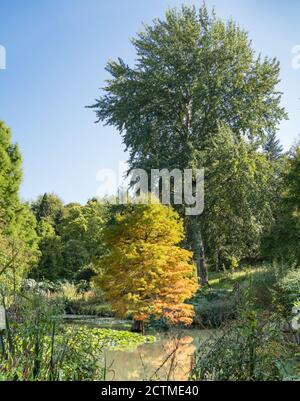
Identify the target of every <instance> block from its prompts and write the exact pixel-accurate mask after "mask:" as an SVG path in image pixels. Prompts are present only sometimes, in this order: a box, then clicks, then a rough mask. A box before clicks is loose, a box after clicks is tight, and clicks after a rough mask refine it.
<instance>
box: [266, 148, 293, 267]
mask: <svg viewBox="0 0 300 401" xmlns="http://www.w3.org/2000/svg"><path fill="white" fill-rule="evenodd" d="M280 195H281V199H280V202H279V203H278V205H277V206H278V207H277V210H276V213H275V217H276V220H275V223H274V225H273V226H272V229H271V231H270V232H269V234H268V235H267V236H266V238H265V242H264V247H265V253H266V254H267V255H268V256H269V255H270V254H271V256H273V258H275V259H276V258H277V259H281V260H285V261H289V262H291V263H293V262H296V263H297V264H298V265H299V264H300V246H299V244H300V146H299V145H298V146H296V147H295V148H294V149H292V152H291V153H290V155H289V156H288V157H287V159H286V162H285V169H284V171H283V177H282V182H281V193H280Z"/></svg>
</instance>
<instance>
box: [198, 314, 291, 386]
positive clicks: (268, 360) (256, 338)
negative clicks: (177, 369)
mask: <svg viewBox="0 0 300 401" xmlns="http://www.w3.org/2000/svg"><path fill="white" fill-rule="evenodd" d="M279 327H280V325H279V323H278V322H277V321H276V320H269V319H266V320H265V321H262V320H260V319H259V318H258V316H257V314H256V312H254V311H252V310H246V311H244V313H243V315H242V316H241V317H240V318H239V319H238V320H237V321H236V322H234V323H231V324H230V326H229V327H227V328H226V329H224V330H223V332H222V334H219V335H218V336H217V337H215V338H213V339H210V340H209V341H207V342H206V343H204V344H201V345H200V347H199V350H198V351H197V352H196V355H195V365H194V369H193V372H192V379H193V380H201V381H202V380H216V381H266V380H283V379H284V375H285V367H286V366H287V363H288V360H289V358H291V355H292V352H291V349H290V348H289V345H288V344H287V343H286V341H285V339H284V338H283V334H282V332H281V330H280V328H279Z"/></svg>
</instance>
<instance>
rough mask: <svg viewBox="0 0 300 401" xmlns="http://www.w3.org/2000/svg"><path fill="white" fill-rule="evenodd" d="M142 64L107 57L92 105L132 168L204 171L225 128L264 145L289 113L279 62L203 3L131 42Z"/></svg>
mask: <svg viewBox="0 0 300 401" xmlns="http://www.w3.org/2000/svg"><path fill="white" fill-rule="evenodd" d="M133 45H134V46H135V49H136V53H137V62H136V64H135V66H134V67H130V66H129V65H127V64H126V63H125V62H124V61H123V60H121V59H119V60H118V61H112V62H109V63H108V65H107V68H106V69H107V71H108V72H109V73H110V74H111V79H110V80H108V81H107V84H106V86H105V88H104V93H103V94H102V95H101V97H100V98H99V99H98V100H97V102H96V103H95V104H94V105H93V106H91V107H92V108H94V109H95V111H96V113H97V117H98V121H103V122H105V123H107V124H109V125H113V126H115V127H116V128H117V129H118V131H119V132H120V133H121V135H122V138H123V141H124V143H125V145H126V147H127V149H128V150H129V152H130V159H129V165H130V167H131V168H135V167H137V168H143V169H146V170H150V169H151V168H155V169H157V168H158V169H160V168H169V169H173V168H180V169H185V168H193V169H194V168H199V167H202V166H201V164H200V163H201V151H203V150H205V149H207V147H208V146H209V144H210V141H211V138H213V137H214V136H215V135H216V134H217V132H218V130H219V126H220V125H225V126H227V127H228V128H229V129H230V130H231V131H232V133H233V134H234V136H235V138H236V139H239V138H240V137H246V138H248V139H249V140H250V141H259V142H261V143H263V142H264V141H265V139H266V136H267V134H268V133H269V132H274V131H276V128H277V124H278V123H279V121H280V120H281V119H283V118H285V116H286V115H285V112H284V109H283V108H282V107H281V106H280V100H281V94H280V93H279V92H278V91H277V89H276V85H277V83H278V82H279V63H278V62H277V61H276V59H273V60H270V59H268V58H265V59H262V58H261V56H256V55H255V52H254V50H253V49H252V47H251V44H250V41H249V38H248V34H247V33H246V32H245V31H243V30H242V29H240V28H239V26H237V25H236V24H235V23H234V22H233V21H229V22H228V23H224V22H222V21H221V20H219V19H218V18H217V17H216V16H215V14H212V15H209V13H208V11H207V9H206V7H205V6H203V7H201V8H200V11H199V12H198V11H197V10H196V8H194V7H186V6H184V7H182V9H181V11H176V10H169V11H168V12H167V14H166V19H165V20H155V21H154V22H153V25H152V26H146V27H145V30H144V31H143V32H141V33H140V34H139V35H138V37H137V38H136V39H134V40H133ZM194 220H196V221H194V222H193V224H192V226H193V227H194V228H195V230H196V232H194V235H193V241H192V242H193V243H195V242H196V244H197V245H196V247H195V246H194V250H195V255H196V256H197V258H198V264H199V266H200V269H201V270H202V273H201V276H202V281H206V280H207V275H206V271H205V264H204V247H205V244H204V236H203V233H202V232H201V222H199V219H198V218H197V217H196V218H195V219H194Z"/></svg>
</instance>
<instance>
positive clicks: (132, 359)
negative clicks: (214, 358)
mask: <svg viewBox="0 0 300 401" xmlns="http://www.w3.org/2000/svg"><path fill="white" fill-rule="evenodd" d="M213 334H214V333H213V331H211V330H194V329H190V330H184V331H181V332H178V331H177V332H176V331H175V332H173V333H168V334H156V338H157V341H156V342H155V343H152V344H143V345H140V346H139V347H138V348H136V349H134V350H129V351H112V350H105V355H104V356H105V359H106V361H105V362H106V366H107V377H106V380H109V381H113V380H125V381H131V380H188V378H189V373H190V371H191V368H192V366H193V360H194V359H193V354H194V352H195V350H196V348H198V346H200V344H201V342H202V341H205V340H207V339H208V338H210V337H211V336H212V335H213Z"/></svg>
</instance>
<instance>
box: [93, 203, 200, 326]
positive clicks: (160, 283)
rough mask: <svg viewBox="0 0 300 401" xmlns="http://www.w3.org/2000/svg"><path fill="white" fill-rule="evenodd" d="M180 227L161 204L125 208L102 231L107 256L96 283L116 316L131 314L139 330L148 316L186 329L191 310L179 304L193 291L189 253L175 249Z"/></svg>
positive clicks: (180, 237) (100, 262)
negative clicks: (177, 324) (166, 320)
mask: <svg viewBox="0 0 300 401" xmlns="http://www.w3.org/2000/svg"><path fill="white" fill-rule="evenodd" d="M183 236H184V232H183V222H182V220H181V219H180V218H179V216H178V214H177V213H176V212H175V211H173V210H172V209H171V207H167V206H163V205H161V204H155V205H134V206H133V205H131V206H127V207H126V208H125V210H124V212H123V214H119V215H117V216H116V218H115V221H114V223H113V224H111V225H109V226H108V227H107V228H106V229H105V232H104V240H105V243H106V245H107V248H108V253H107V254H106V255H105V256H104V257H102V258H101V259H100V260H99V265H98V268H99V276H98V278H97V279H96V282H97V283H98V284H99V285H100V286H101V287H102V288H103V289H104V290H105V292H106V294H107V298H108V300H109V301H110V302H111V304H112V307H113V309H114V311H115V312H116V313H117V315H119V316H121V317H124V316H126V315H129V314H131V315H133V318H134V321H135V327H134V328H135V329H136V330H142V328H143V324H144V321H145V320H146V319H147V318H149V316H150V315H155V316H156V317H165V318H166V319H168V320H169V321H170V322H172V323H183V324H190V323H191V322H192V316H193V308H192V306H191V305H188V304H185V303H184V302H185V300H187V299H189V298H191V297H192V295H193V294H194V293H195V291H196V289H197V280H196V275H195V268H194V266H193V264H191V263H190V259H191V257H192V253H191V252H189V251H187V250H184V249H182V248H180V247H179V246H178V245H177V244H178V243H179V242H180V241H181V240H182V239H183Z"/></svg>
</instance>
